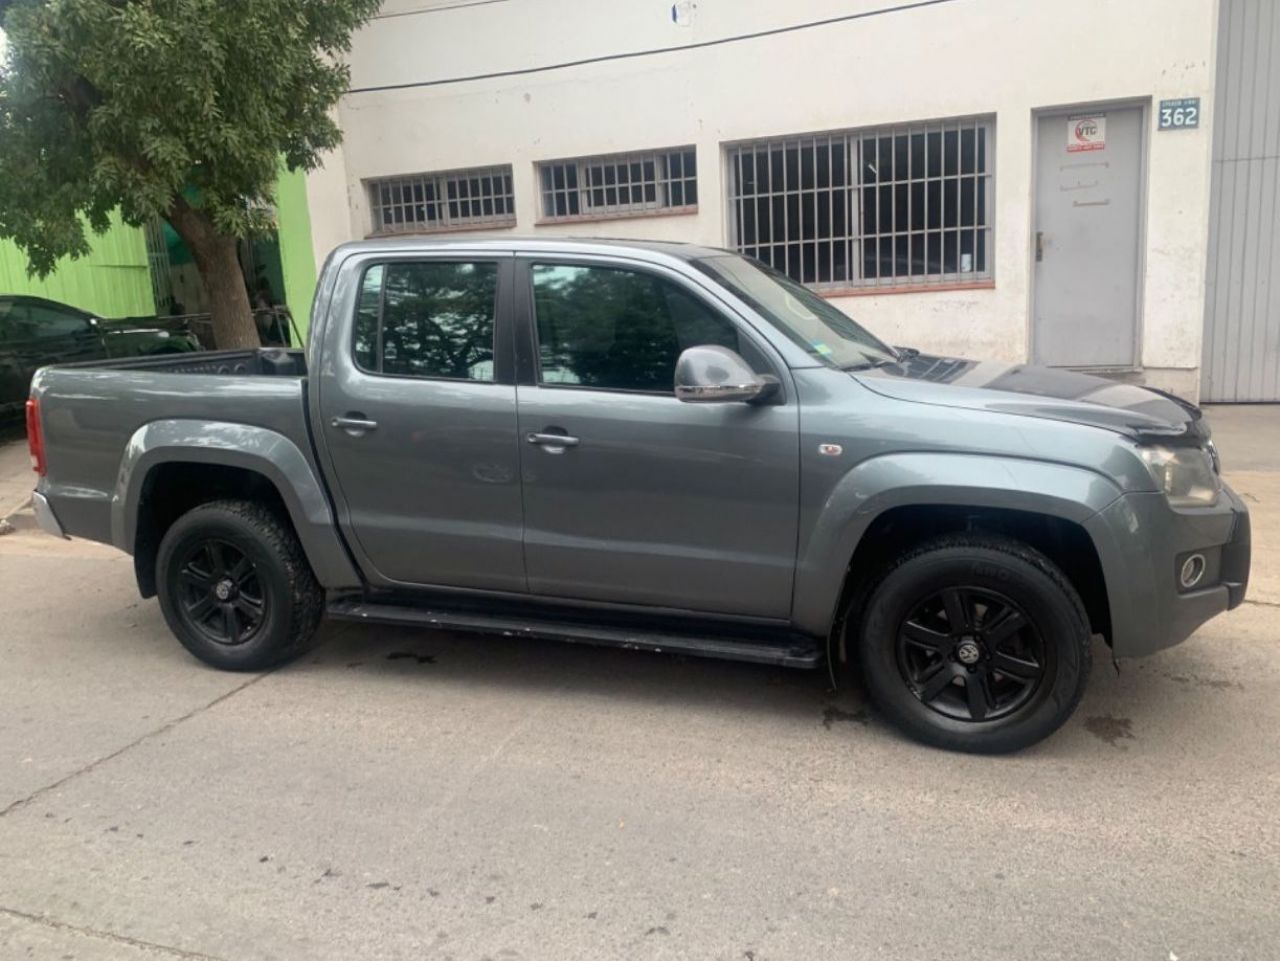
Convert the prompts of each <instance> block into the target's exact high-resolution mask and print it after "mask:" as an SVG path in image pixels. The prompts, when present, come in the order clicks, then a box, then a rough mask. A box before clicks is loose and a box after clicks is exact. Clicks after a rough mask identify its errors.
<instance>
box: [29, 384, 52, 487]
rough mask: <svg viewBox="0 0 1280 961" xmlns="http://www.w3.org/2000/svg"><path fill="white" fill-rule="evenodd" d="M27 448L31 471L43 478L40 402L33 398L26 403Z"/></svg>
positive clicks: (44, 468)
mask: <svg viewBox="0 0 1280 961" xmlns="http://www.w3.org/2000/svg"><path fill="white" fill-rule="evenodd" d="M27 447H28V448H29V449H30V451H31V469H32V470H33V471H35V472H36V473H37V474H39V475H40V476H41V477H43V476H44V475H45V471H46V470H47V466H46V464H45V462H44V431H43V430H42V429H41V427H40V401H38V400H36V399H35V398H34V397H33V398H31V399H30V400H29V401H27Z"/></svg>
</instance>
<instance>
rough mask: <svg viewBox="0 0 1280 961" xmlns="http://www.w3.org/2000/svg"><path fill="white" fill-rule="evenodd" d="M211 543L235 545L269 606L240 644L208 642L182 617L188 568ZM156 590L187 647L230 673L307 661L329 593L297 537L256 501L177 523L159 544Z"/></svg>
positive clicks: (202, 511) (214, 506) (215, 506)
mask: <svg viewBox="0 0 1280 961" xmlns="http://www.w3.org/2000/svg"><path fill="white" fill-rule="evenodd" d="M208 541H216V542H218V543H221V544H225V545H230V547H232V548H234V549H235V550H238V551H239V552H241V554H242V555H243V557H244V558H247V559H248V560H249V561H250V562H251V563H252V566H253V570H254V575H255V577H256V583H255V589H258V590H260V592H261V596H262V598H263V599H264V607H265V614H264V616H263V617H262V619H261V622H260V625H259V627H258V628H257V629H256V630H254V631H253V632H252V635H251V636H250V637H249V638H248V639H247V640H245V641H243V642H241V643H236V644H222V643H217V642H215V641H213V640H210V638H209V637H208V636H206V633H205V632H203V631H201V630H199V629H197V628H195V627H193V625H192V621H191V618H190V617H188V616H185V615H184V612H183V607H182V605H183V603H184V594H183V591H182V589H181V587H180V573H181V570H182V566H183V563H184V560H185V559H186V558H187V557H188V556H189V555H190V552H191V551H192V550H193V549H196V548H197V547H198V545H199V544H200V543H202V542H208ZM156 585H157V588H158V594H159V599H160V609H161V611H162V612H163V613H164V618H165V621H166V622H167V623H168V625H169V629H170V630H171V631H172V632H173V634H174V636H175V637H177V638H178V640H179V641H180V642H181V643H182V646H183V647H185V648H186V649H187V650H188V651H190V652H191V653H192V654H194V655H195V656H196V657H198V658H199V659H200V660H202V661H204V662H205V663H206V664H209V665H212V666H213V667H216V668H220V669H222V670H227V671H261V670H267V669H269V668H272V667H275V666H277V665H279V664H283V663H284V662H286V661H289V660H291V659H293V658H295V657H297V656H298V655H300V654H302V653H303V652H304V651H305V650H306V649H307V648H308V647H309V646H310V643H311V641H312V638H313V637H314V636H315V633H316V629H317V628H318V627H319V625H320V618H321V615H322V614H323V612H324V590H323V588H321V586H320V584H319V583H318V582H317V581H316V578H315V574H314V573H313V572H312V570H311V566H310V565H309V564H308V563H307V559H306V556H305V554H304V553H303V550H302V545H301V544H300V543H299V542H298V538H297V535H296V534H294V532H293V529H292V528H291V527H290V526H289V523H288V521H286V520H285V519H283V518H282V517H280V516H279V515H278V514H277V513H276V511H274V510H272V509H271V508H270V507H268V506H267V505H264V504H261V503H257V502H254V501H243V500H220V501H211V502H209V503H207V504H201V505H200V506H198V507H194V508H192V509H191V510H190V511H188V512H187V513H185V514H183V515H182V516H181V517H179V518H178V519H177V520H176V521H174V523H173V525H172V526H171V527H170V528H169V529H168V531H166V532H165V535H164V537H163V538H162V539H161V541H160V550H159V552H158V554H157V557H156ZM188 596H189V595H188Z"/></svg>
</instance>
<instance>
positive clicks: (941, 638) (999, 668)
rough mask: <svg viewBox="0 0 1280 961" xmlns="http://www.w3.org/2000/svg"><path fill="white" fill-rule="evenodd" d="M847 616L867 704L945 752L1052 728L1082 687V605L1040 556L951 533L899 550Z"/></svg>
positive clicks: (1004, 742)
mask: <svg viewBox="0 0 1280 961" xmlns="http://www.w3.org/2000/svg"><path fill="white" fill-rule="evenodd" d="M850 607H851V609H850V611H849V614H848V615H847V618H846V622H845V623H846V624H847V625H848V627H847V631H848V634H847V635H846V637H847V639H848V641H851V642H852V645H853V646H852V650H851V653H854V654H855V655H856V657H857V663H858V666H859V667H860V668H861V674H862V680H863V682H864V683H865V685H866V688H867V693H868V695H869V696H870V699H871V702H872V704H873V706H874V707H875V708H876V709H877V711H878V712H879V713H880V714H882V715H883V716H884V717H885V718H887V719H888V720H890V721H892V722H893V723H894V724H895V725H897V726H898V727H899V728H900V729H901V730H902V731H904V732H905V733H907V734H909V735H910V736H912V737H914V738H917V739H918V740H921V741H924V742H925V743H927V744H933V745H935V746H937V747H942V748H947V749H948V750H953V751H971V752H975V753H982V754H996V753H1002V752H1006V751H1016V750H1019V749H1021V748H1025V747H1027V746H1029V745H1031V744H1035V743H1036V742H1037V741H1039V740H1041V739H1043V738H1045V737H1047V736H1048V735H1050V734H1052V733H1053V732H1054V731H1055V730H1057V729H1058V728H1059V727H1061V726H1062V724H1063V722H1065V721H1066V719H1067V718H1068V717H1070V716H1071V713H1072V712H1073V711H1074V710H1075V708H1076V705H1077V704H1079V703H1080V698H1081V697H1082V696H1083V694H1084V689H1085V684H1086V683H1087V681H1088V678H1089V667H1090V663H1091V660H1092V655H1091V650H1090V645H1091V642H1092V631H1091V629H1090V628H1091V625H1090V622H1089V616H1088V613H1087V611H1086V610H1085V607H1084V603H1083V602H1082V601H1081V599H1080V595H1079V594H1078V593H1077V591H1076V590H1075V588H1074V586H1073V585H1072V584H1071V582H1070V581H1069V580H1068V579H1067V577H1066V576H1065V575H1064V574H1063V572H1062V570H1061V569H1060V568H1059V567H1058V566H1057V565H1056V564H1054V563H1053V562H1052V561H1051V560H1049V558H1047V557H1046V556H1045V555H1044V554H1042V553H1040V552H1039V551H1037V550H1035V549H1034V548H1032V547H1030V546H1028V545H1026V544H1023V543H1019V542H1018V541H1015V540H1012V539H1010V538H1005V537H1000V536H997V535H994V534H986V533H963V534H950V535H945V536H943V537H940V538H938V539H937V540H934V541H930V542H927V543H924V544H921V545H920V546H918V547H916V548H914V549H912V550H910V551H908V552H906V553H904V554H901V555H899V556H898V557H897V558H895V559H894V560H893V561H892V562H891V563H890V564H889V566H888V567H887V568H886V569H885V571H884V572H883V573H882V574H881V575H880V576H879V577H878V578H877V579H876V581H875V582H874V583H873V584H872V585H871V586H870V587H869V588H868V591H867V595H866V597H865V599H861V598H859V597H858V596H857V595H855V596H854V597H853V598H852V599H851V601H850Z"/></svg>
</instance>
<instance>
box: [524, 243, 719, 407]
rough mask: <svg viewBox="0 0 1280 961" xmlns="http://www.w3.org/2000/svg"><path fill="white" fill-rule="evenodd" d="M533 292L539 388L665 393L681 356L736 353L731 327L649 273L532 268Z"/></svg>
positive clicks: (555, 266)
mask: <svg viewBox="0 0 1280 961" xmlns="http://www.w3.org/2000/svg"><path fill="white" fill-rule="evenodd" d="M533 291H534V311H535V313H536V317H537V326H538V355H539V361H540V364H541V369H542V372H541V382H542V383H544V384H572V385H577V386H581V387H597V388H601V389H605V390H642V391H651V392H661V393H669V392H670V391H671V390H672V386H673V384H674V381H675V367H676V359H677V358H678V357H679V356H680V352H681V351H682V350H684V349H686V348H688V347H695V346H698V345H700V344H720V345H722V346H724V347H728V348H730V349H731V350H736V351H740V350H741V345H740V343H739V337H738V332H737V330H736V329H735V328H734V326H733V324H732V323H730V322H729V321H728V320H727V319H725V318H724V317H722V316H720V315H719V314H717V313H715V312H714V311H712V310H711V309H710V308H709V307H707V306H706V305H705V304H703V303H702V302H701V301H700V300H698V299H697V298H696V297H693V296H691V295H689V294H687V293H685V292H684V291H683V290H682V289H681V288H680V287H678V286H677V285H675V284H673V283H670V282H669V281H666V280H663V279H662V278H660V277H655V276H654V275H652V274H647V273H642V272H638V271H634V270H626V269H620V268H616V267H579V266H569V265H562V264H556V265H552V264H535V265H534V266H533Z"/></svg>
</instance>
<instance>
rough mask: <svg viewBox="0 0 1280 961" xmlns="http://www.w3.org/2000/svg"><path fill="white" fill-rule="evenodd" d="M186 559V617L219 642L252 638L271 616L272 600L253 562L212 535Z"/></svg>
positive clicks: (182, 582) (182, 571) (182, 596)
mask: <svg viewBox="0 0 1280 961" xmlns="http://www.w3.org/2000/svg"><path fill="white" fill-rule="evenodd" d="M180 563H181V566H180V568H179V570H178V578H179V582H178V593H179V610H180V612H181V615H182V618H183V620H185V621H186V622H187V623H188V624H189V625H190V626H191V627H192V628H193V629H195V630H196V631H198V632H199V633H200V634H202V635H204V636H205V637H207V638H208V639H209V640H211V641H213V642H214V643H215V644H223V645H226V646H229V647H234V646H237V645H240V644H245V643H247V642H248V641H251V640H252V639H253V638H254V636H255V635H256V634H257V632H258V631H259V630H260V629H261V627H262V625H263V623H264V621H265V620H266V617H267V603H268V601H267V595H266V593H265V592H264V590H263V588H262V582H261V581H260V580H259V578H258V570H257V568H256V567H255V566H254V563H253V561H251V560H250V559H249V558H248V557H247V556H246V555H245V554H244V552H242V551H241V550H240V549H239V548H237V547H236V546H235V545H233V544H231V543H229V542H227V541H224V540H219V539H217V538H208V539H206V540H203V541H198V542H196V543H195V544H193V545H190V546H189V548H188V550H187V551H186V552H185V555H184V556H183V558H182V560H181V562H180Z"/></svg>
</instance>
